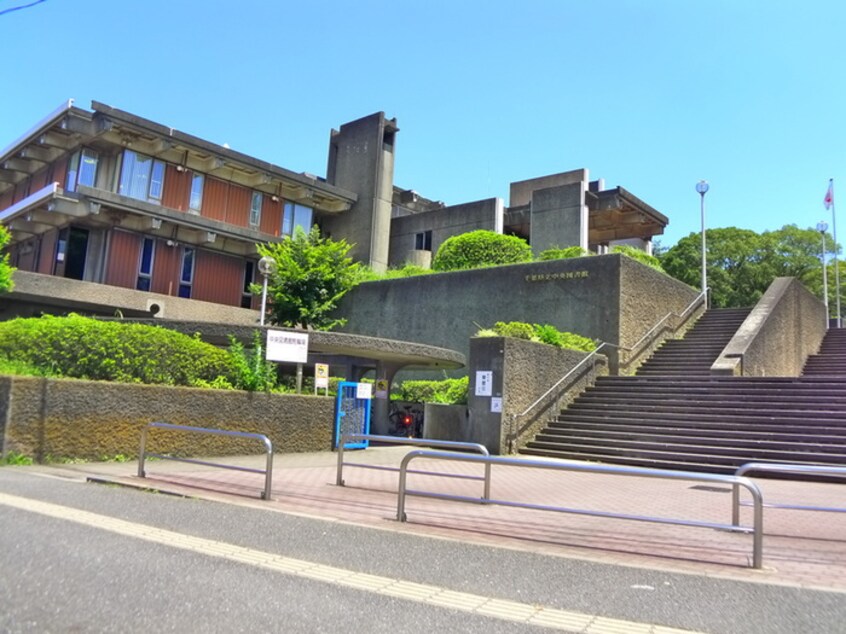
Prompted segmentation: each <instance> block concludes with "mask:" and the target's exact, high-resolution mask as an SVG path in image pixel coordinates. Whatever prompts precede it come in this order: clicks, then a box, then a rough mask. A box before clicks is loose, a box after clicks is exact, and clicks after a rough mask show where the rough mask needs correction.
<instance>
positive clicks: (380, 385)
mask: <svg viewBox="0 0 846 634" xmlns="http://www.w3.org/2000/svg"><path fill="white" fill-rule="evenodd" d="M374 396H375V397H376V398H388V379H377V380H376V393H375V394H374Z"/></svg>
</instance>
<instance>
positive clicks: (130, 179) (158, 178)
mask: <svg viewBox="0 0 846 634" xmlns="http://www.w3.org/2000/svg"><path fill="white" fill-rule="evenodd" d="M164 174H165V164H164V163H163V162H162V161H159V160H158V159H154V158H152V157H150V156H145V155H143V154H138V153H137V152H133V151H132V150H124V152H123V164H122V165H121V170H120V185H119V186H118V193H119V194H121V195H122V196H129V197H130V198H135V199H137V200H146V201H149V202H152V203H157V204H158V203H160V202H161V199H162V191H163V190H164Z"/></svg>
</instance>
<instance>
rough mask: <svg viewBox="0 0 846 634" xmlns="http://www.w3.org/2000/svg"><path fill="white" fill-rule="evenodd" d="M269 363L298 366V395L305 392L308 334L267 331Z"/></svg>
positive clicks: (266, 354) (266, 355)
mask: <svg viewBox="0 0 846 634" xmlns="http://www.w3.org/2000/svg"><path fill="white" fill-rule="evenodd" d="M266 348H267V352H266V353H265V358H266V359H267V360H268V361H281V362H283V363H296V364H297V394H300V393H301V392H302V390H303V364H304V363H306V362H307V361H308V334H307V333H304V332H290V331H288V330H268V331H267V346H266Z"/></svg>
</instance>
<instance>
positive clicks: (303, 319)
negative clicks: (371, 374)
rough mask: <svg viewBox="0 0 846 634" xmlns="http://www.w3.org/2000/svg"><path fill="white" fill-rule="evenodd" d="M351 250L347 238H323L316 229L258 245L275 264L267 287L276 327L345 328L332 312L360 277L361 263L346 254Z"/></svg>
mask: <svg viewBox="0 0 846 634" xmlns="http://www.w3.org/2000/svg"><path fill="white" fill-rule="evenodd" d="M351 248H352V245H350V244H348V243H347V242H346V241H345V240H340V241H337V242H336V241H333V240H331V239H329V238H321V237H320V230H319V229H318V227H317V226H314V227H312V229H311V231H310V232H309V233H306V232H305V231H303V230H302V229H301V228H299V227H298V228H297V229H296V230H295V232H294V235H293V237H289V238H285V239H284V240H282V241H281V242H275V243H269V244H263V245H259V247H258V252H259V254H260V255H262V256H268V257H271V258H273V259H274V260H275V261H276V271H275V273H273V274H272V275H271V276H270V277H269V278H268V285H267V293H268V296H269V297H270V299H271V300H272V302H271V304H270V306H269V309H270V315H269V318H270V321H271V323H274V324H278V325H280V326H290V327H299V328H314V329H316V330H330V329H331V328H334V327H335V326H340V325H343V324H344V323H345V321H346V320H344V319H337V318H332V317H330V313H331V312H332V311H333V310H334V309H335V307H336V306H337V305H338V302H339V301H340V300H341V298H342V297H343V296H344V295H345V294H346V293H347V292H348V291H349V290H350V289H351V288H353V287H354V286H355V285H356V284H357V283H358V281H359V279H360V269H361V265H360V264H358V263H355V262H353V261H352V258H350V257H348V255H347V254H348V253H349V250H350V249H351ZM253 290H254V291H257V292H260V290H261V287H259V286H258V285H255V286H254V287H253Z"/></svg>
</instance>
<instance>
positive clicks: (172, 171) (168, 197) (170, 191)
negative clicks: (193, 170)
mask: <svg viewBox="0 0 846 634" xmlns="http://www.w3.org/2000/svg"><path fill="white" fill-rule="evenodd" d="M190 195H191V174H190V172H187V171H186V172H180V171H179V170H177V169H176V166H175V165H170V164H169V165H168V166H167V171H166V172H165V181H164V192H163V193H162V205H163V206H164V207H167V208H168V209H176V210H177V211H188V197H189V196H190Z"/></svg>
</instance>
